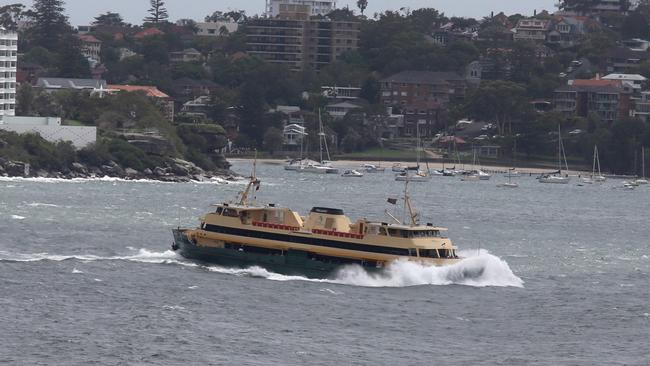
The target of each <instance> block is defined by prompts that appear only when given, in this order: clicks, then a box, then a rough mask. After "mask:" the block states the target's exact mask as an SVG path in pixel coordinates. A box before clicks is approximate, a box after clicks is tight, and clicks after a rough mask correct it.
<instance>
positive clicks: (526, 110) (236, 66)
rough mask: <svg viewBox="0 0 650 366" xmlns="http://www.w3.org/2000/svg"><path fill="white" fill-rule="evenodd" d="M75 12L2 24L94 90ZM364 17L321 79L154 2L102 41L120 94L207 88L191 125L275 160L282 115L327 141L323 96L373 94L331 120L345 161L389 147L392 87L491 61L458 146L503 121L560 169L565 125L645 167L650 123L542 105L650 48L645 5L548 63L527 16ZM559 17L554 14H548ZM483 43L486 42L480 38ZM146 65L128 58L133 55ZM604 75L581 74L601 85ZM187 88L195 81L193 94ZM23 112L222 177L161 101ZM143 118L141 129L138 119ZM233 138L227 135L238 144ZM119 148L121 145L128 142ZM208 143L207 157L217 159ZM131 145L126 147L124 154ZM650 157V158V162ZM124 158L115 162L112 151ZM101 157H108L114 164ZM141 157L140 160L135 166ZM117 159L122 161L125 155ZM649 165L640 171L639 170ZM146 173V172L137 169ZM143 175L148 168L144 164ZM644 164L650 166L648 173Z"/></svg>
mask: <svg viewBox="0 0 650 366" xmlns="http://www.w3.org/2000/svg"><path fill="white" fill-rule="evenodd" d="M589 2H590V0H570V1H569V0H564V1H562V2H561V4H560V5H561V6H562V7H566V8H573V9H578V10H580V9H583V8H585V6H586V5H588V3H589ZM63 5H64V3H63V1H61V0H36V1H35V2H34V5H33V8H32V9H31V10H28V11H25V10H24V9H25V7H24V6H22V5H20V4H12V5H6V6H3V7H1V8H0V10H2V16H1V17H0V22H2V24H4V25H5V26H7V27H8V28H15V24H16V20H17V19H19V18H21V17H22V18H26V19H30V20H31V21H33V22H34V24H35V26H34V27H33V28H31V29H30V30H27V31H25V32H24V34H22V35H21V52H22V53H23V54H24V55H23V56H22V57H21V60H20V62H30V63H34V64H38V65H40V66H41V67H43V68H44V74H45V75H47V76H69V77H88V76H89V67H88V63H87V61H86V60H85V59H84V58H83V56H81V54H80V45H79V42H78V41H77V40H76V37H74V33H73V31H72V29H71V27H70V26H69V24H68V23H67V18H66V17H65V15H64V13H63ZM356 5H357V8H358V9H359V10H360V12H361V13H362V16H360V17H358V16H357V15H356V14H354V11H353V10H351V9H349V8H342V9H338V10H336V11H335V12H333V13H332V14H330V15H329V16H330V18H332V19H358V20H359V21H360V22H361V33H360V43H359V49H358V50H356V51H351V52H348V53H347V54H344V55H343V57H341V58H340V59H339V60H338V61H336V62H333V63H331V64H329V65H328V66H327V67H325V68H323V69H322V70H320V71H319V72H316V71H314V70H311V69H309V68H306V69H304V70H303V71H301V72H291V71H289V70H288V69H287V67H285V66H283V65H279V64H270V63H265V62H263V61H262V60H260V59H257V58H255V57H250V56H248V55H246V54H245V53H244V52H241V51H245V50H246V44H245V41H246V36H245V32H246V22H247V20H248V19H250V18H249V17H247V16H246V14H245V13H244V12H243V11H236V10H232V11H229V12H223V11H213V12H211V13H208V14H207V15H206V17H205V20H206V21H224V20H234V21H236V22H237V23H239V30H238V31H237V32H234V33H229V32H228V31H227V30H223V29H222V30H220V31H219V36H216V37H201V36H197V35H196V23H195V22H194V21H192V20H187V19H186V20H182V21H179V22H178V23H177V24H171V23H169V22H168V21H167V19H168V18H169V14H168V13H167V11H166V9H165V6H164V2H163V1H160V0H151V9H150V10H149V16H148V17H147V18H146V19H145V21H146V22H147V23H145V24H143V25H142V26H137V25H130V24H125V23H124V20H123V18H122V16H121V15H120V14H117V13H114V12H106V13H104V14H100V15H98V16H97V17H95V22H94V23H93V25H94V26H95V30H94V32H93V33H92V34H93V35H94V36H95V37H97V38H98V39H100V40H101V41H102V49H101V58H102V63H103V65H104V66H105V68H106V69H107V71H106V72H105V73H104V74H103V78H105V79H106V80H107V81H108V82H109V83H111V84H131V85H155V86H157V87H158V88H159V89H160V90H162V91H163V92H165V93H167V94H169V95H171V96H172V97H173V98H174V99H176V100H177V102H178V103H177V107H179V106H180V103H182V102H186V101H188V100H191V99H193V98H195V97H197V96H198V95H195V94H194V93H193V92H189V93H188V92H187V91H186V90H184V89H183V87H179V81H184V82H186V81H187V80H190V81H191V82H197V83H203V84H205V85H211V86H210V102H209V107H208V108H207V110H206V113H205V117H201V118H198V117H191V116H187V115H183V114H181V115H179V116H178V117H177V122H179V123H195V124H196V123H200V124H202V125H214V126H216V125H222V126H232V125H236V126H238V136H237V137H236V138H234V137H233V138H234V142H235V145H238V146H239V147H250V148H263V149H265V150H267V151H270V152H276V151H278V150H279V149H280V145H281V144H280V138H279V136H280V134H279V131H280V130H281V127H282V122H281V119H282V118H281V117H282V116H280V115H278V114H276V113H269V110H270V109H272V108H274V107H275V106H277V105H296V106H299V107H301V108H302V110H304V111H307V112H311V115H308V116H306V123H307V128H308V130H310V131H315V130H316V129H317V128H318V126H317V121H318V118H317V111H318V110H319V109H320V110H322V109H323V108H324V107H325V105H326V104H327V102H328V101H327V100H326V98H324V97H323V96H322V95H321V86H335V85H336V86H360V87H361V88H362V90H361V94H360V96H361V98H363V101H362V102H363V109H362V110H360V111H359V113H355V114H350V115H349V116H346V117H345V119H343V120H341V121H338V122H337V121H334V120H333V119H331V118H330V117H329V116H327V115H326V114H323V117H322V120H323V122H324V124H325V129H326V130H327V131H328V132H329V133H331V134H332V135H334V136H336V141H332V142H337V143H336V144H335V148H338V150H339V151H345V152H350V151H358V150H363V149H368V148H373V147H375V146H378V145H379V144H380V143H381V141H380V138H379V137H380V136H378V134H377V132H376V130H375V129H374V128H372V126H369V125H368V124H367V121H366V120H364V115H365V116H367V115H377V114H384V113H385V109H384V108H383V106H382V105H381V104H380V85H379V81H380V80H381V79H382V78H383V77H386V76H389V75H391V74H393V73H397V72H400V71H404V70H428V71H449V72H457V73H459V74H460V75H465V73H466V70H467V66H468V65H469V64H470V63H471V62H473V61H476V60H484V59H487V58H489V59H490V60H491V61H492V62H493V64H494V67H493V72H492V75H491V76H490V77H489V78H488V80H483V82H482V83H481V84H480V85H479V86H477V87H474V88H470V90H468V92H467V93H466V97H465V99H464V100H462V101H453V102H452V103H451V105H450V106H449V109H448V110H446V111H443V113H442V114H441V115H442V118H443V120H444V121H443V122H444V123H442V124H440V125H439V127H440V128H441V129H446V131H440V132H446V133H454V131H453V125H454V121H455V120H457V119H460V118H465V117H471V118H474V119H477V120H483V121H489V122H491V123H494V124H495V125H496V126H497V131H496V133H497V135H498V137H497V138H496V139H494V141H491V143H494V144H499V145H501V146H502V148H503V149H502V150H503V151H505V152H506V153H508V152H509V151H512V148H513V147H514V143H515V140H516V141H517V144H518V148H517V149H518V151H519V152H521V153H525V154H526V155H527V156H528V157H530V158H531V159H546V158H549V157H551V156H553V155H554V146H556V142H557V136H555V135H553V132H554V131H556V129H557V125H558V124H561V125H562V126H563V130H564V131H565V132H568V131H570V130H571V129H581V130H583V131H585V132H584V133H581V134H578V135H575V136H574V135H571V136H570V139H569V141H567V148H568V150H569V153H570V154H571V155H572V156H573V158H574V159H575V158H578V159H582V160H583V161H584V162H589V161H590V159H591V157H590V156H591V151H592V149H593V144H596V143H597V144H598V145H599V146H600V149H601V156H602V160H603V163H604V165H605V166H606V167H607V168H610V169H612V170H615V171H617V172H625V171H627V172H630V171H633V170H634V169H635V166H634V165H635V164H634V161H635V159H634V156H636V155H638V151H639V150H640V147H641V146H642V145H645V146H648V142H649V141H648V137H647V136H648V131H649V130H650V128H649V127H648V126H647V125H646V124H645V123H643V122H641V121H638V120H634V119H626V120H623V121H619V122H618V123H616V124H614V125H612V126H610V125H607V124H604V123H602V122H600V121H599V120H598V118H597V116H590V117H589V118H577V117H573V118H566V117H564V116H561V115H558V114H555V113H538V112H536V111H535V110H534V109H533V108H532V105H531V103H530V102H531V101H532V100H536V99H546V100H548V99H550V98H552V95H553V90H555V89H556V88H557V87H558V86H560V85H561V84H563V83H566V80H565V79H562V77H561V76H560V75H561V73H562V72H564V71H565V70H566V68H567V66H568V65H569V64H570V63H571V61H572V60H579V59H584V60H590V61H592V63H593V65H594V67H595V68H596V69H594V70H595V71H599V70H598V69H597V67H600V64H601V61H602V59H603V55H604V54H605V52H607V50H608V49H610V48H611V47H613V46H615V45H616V44H617V43H616V42H617V41H620V40H621V39H624V38H634V37H636V38H643V37H650V2H648V1H641V2H640V4H639V6H638V7H636V8H635V9H634V10H633V11H631V12H630V13H629V15H628V16H616V15H614V14H603V15H602V16H601V19H600V23H599V22H591V23H589V24H588V29H587V33H586V35H585V36H584V38H583V39H581V40H580V42H577V44H576V45H574V46H571V47H559V46H557V45H548V47H549V54H548V56H546V57H543V58H542V57H540V55H539V47H538V46H539V44H535V43H531V42H524V41H519V42H513V41H512V33H511V31H510V29H509V28H508V26H507V23H509V24H510V25H512V24H516V22H517V21H518V20H519V19H521V18H522V17H523V16H522V15H520V14H514V15H510V16H508V17H506V18H505V20H504V19H503V17H498V16H494V17H486V18H485V19H482V20H477V19H472V18H461V17H448V16H446V15H445V14H443V13H441V12H439V11H438V10H436V9H433V8H422V9H415V10H410V9H407V8H404V9H401V10H399V11H386V12H384V13H381V14H375V15H374V16H373V17H366V16H365V15H363V13H364V11H365V9H366V7H367V5H368V2H367V1H357V2H356ZM538 17H540V18H545V17H546V18H548V17H549V15H548V14H540V15H538ZM449 22H452V23H453V24H454V27H457V28H459V29H465V30H467V31H468V32H470V33H471V32H476V33H477V34H478V39H474V40H471V41H470V40H469V39H467V38H462V37H461V38H454V39H451V40H450V42H449V43H448V44H446V45H444V46H443V45H439V44H436V42H434V41H433V34H434V32H436V31H437V30H438V29H440V27H441V26H444V25H448V23H449ZM152 27H155V28H156V29H157V30H159V31H160V32H157V33H155V34H152V35H149V36H146V37H136V34H138V33H139V32H141V31H143V30H150V29H151V28H152ZM475 38H476V37H475ZM192 48H193V49H196V50H198V51H199V52H200V53H201V55H202V59H201V60H200V61H197V62H172V61H171V60H170V53H172V52H178V51H182V50H185V49H192ZM125 49H126V50H130V51H132V52H133V54H130V55H126V56H125V55H124V54H123V52H124V50H125ZM595 71H589V72H585V73H583V74H578V75H576V77H577V78H590V77H593V76H594V72H595ZM638 72H639V73H641V74H643V75H645V76H648V77H650V63H645V64H641V65H640V66H639V69H638ZM186 83H187V82H186ZM18 99H19V101H20V102H19V103H18V108H19V109H18V112H19V114H22V115H60V116H62V117H64V118H65V119H68V120H75V121H79V122H80V123H82V124H87V125H97V126H99V127H100V129H101V130H102V131H103V133H104V132H105V133H107V134H108V133H109V132H114V131H116V130H128V129H144V128H155V129H157V130H159V131H161V133H162V134H163V135H164V136H165V137H166V138H169V139H170V140H171V141H172V142H173V143H172V146H173V151H172V153H173V154H180V155H183V156H185V157H191V159H193V161H195V162H197V164H199V165H202V166H205V167H209V166H210V162H209V159H207V160H206V156H207V155H209V150H210V149H209V148H206V145H205V143H206V140H205V138H206V137H205V135H204V134H199V133H197V132H196V131H193V130H192V129H189V128H187V127H178V126H174V125H173V124H171V123H170V122H169V121H167V120H166V119H165V117H163V116H162V115H161V114H160V112H159V108H158V107H159V106H156V105H155V103H153V102H152V101H151V100H149V99H148V98H145V97H143V96H136V95H132V94H123V95H119V96H114V97H109V98H97V97H91V96H89V95H84V94H80V93H69V92H63V93H56V94H53V95H49V94H48V95H46V94H43V93H39V92H37V91H35V90H33V89H32V88H30V87H29V86H24V87H21V89H20V90H19V91H18ZM132 112H135V113H136V117H133V116H132V114H131V113H132ZM224 133H225V131H224ZM315 136H316V134H311V135H310V136H308V137H307V148H308V149H314V148H315V147H316V146H318V139H317V137H315ZM116 144H119V143H116ZM209 145H210V144H208V145H207V146H209ZM116 146H117V145H116ZM648 150H650V148H649V149H648ZM106 151H108V152H109V153H110V151H111V150H110V149H106ZM100 155H101V156H105V154H104V155H102V154H100ZM131 155H135V154H131ZM113 157H115V156H113ZM636 161H637V162H638V161H639V159H638V158H637V159H636ZM136 165H138V164H136ZM141 165H146V164H145V163H144V162H143V163H142V164H141ZM637 165H638V164H637Z"/></svg>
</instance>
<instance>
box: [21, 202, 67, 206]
mask: <svg viewBox="0 0 650 366" xmlns="http://www.w3.org/2000/svg"><path fill="white" fill-rule="evenodd" d="M25 205H26V206H30V207H60V206H58V205H55V204H52V203H41V202H32V203H27V204H25Z"/></svg>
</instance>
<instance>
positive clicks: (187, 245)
mask: <svg viewBox="0 0 650 366" xmlns="http://www.w3.org/2000/svg"><path fill="white" fill-rule="evenodd" d="M259 188H260V180H259V179H257V177H256V176H255V165H254V168H253V174H252V175H251V178H250V181H249V183H248V185H247V187H246V189H245V190H244V191H242V192H241V193H240V194H239V200H238V201H237V202H235V203H232V202H231V203H221V204H216V205H215V206H216V209H215V211H214V212H210V213H208V214H206V215H205V216H203V217H201V218H200V225H199V227H197V228H180V227H179V228H177V229H173V230H172V231H173V234H174V242H173V244H172V249H173V250H174V251H177V252H178V253H180V254H181V255H182V256H183V257H185V258H188V259H194V260H199V261H205V262H210V263H216V264H220V265H226V266H238V267H248V266H252V265H257V266H261V267H264V268H266V269H267V270H270V271H273V272H277V273H282V274H289V275H293V274H296V275H306V276H309V277H316V278H323V277H327V276H330V275H333V274H335V272H336V271H337V270H338V269H340V268H341V267H342V266H344V265H350V264H357V265H360V266H362V267H364V268H365V269H367V270H377V269H381V268H384V267H385V266H386V265H388V263H390V262H391V261H395V260H400V259H405V260H409V261H415V262H419V263H422V264H425V265H435V266H442V265H449V264H453V263H456V262H458V261H460V260H461V258H459V257H458V255H457V253H456V251H457V248H456V247H455V246H454V245H453V244H452V241H451V240H450V239H449V238H448V237H446V236H445V235H444V232H446V230H447V229H445V228H441V227H435V226H433V225H432V224H426V225H420V224H418V222H417V216H418V215H417V213H415V212H414V211H413V208H412V206H411V201H410V198H409V196H408V181H407V182H406V183H405V189H404V204H405V208H406V210H407V212H408V213H409V216H410V223H403V222H401V221H399V220H398V219H397V218H395V217H394V216H393V215H391V214H390V213H389V212H388V211H386V214H387V215H388V216H390V217H391V219H392V220H393V221H394V222H393V223H386V222H375V221H368V220H366V219H358V220H356V221H355V222H352V221H351V220H350V219H349V218H348V217H347V216H346V215H345V214H344V212H343V210H341V209H338V208H328V207H314V208H312V209H311V211H310V212H309V215H307V216H306V217H304V216H301V215H300V214H298V213H297V212H295V211H293V210H291V209H289V208H284V207H278V206H276V205H274V204H268V205H258V204H256V203H254V202H249V196H250V195H251V193H253V192H254V191H257V190H259ZM388 202H389V203H392V204H395V203H396V202H397V199H393V198H389V199H388Z"/></svg>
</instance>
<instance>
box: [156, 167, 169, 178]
mask: <svg viewBox="0 0 650 366" xmlns="http://www.w3.org/2000/svg"><path fill="white" fill-rule="evenodd" d="M153 172H154V174H156V175H157V176H159V177H163V176H165V175H167V171H166V170H165V169H163V168H161V167H159V166H157V167H155V168H154V169H153Z"/></svg>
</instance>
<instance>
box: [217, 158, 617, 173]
mask: <svg viewBox="0 0 650 366" xmlns="http://www.w3.org/2000/svg"><path fill="white" fill-rule="evenodd" d="M253 160H254V158H247V157H242V158H229V159H228V161H230V162H250V161H253ZM257 161H258V162H259V163H261V164H265V165H278V166H281V165H284V164H285V162H286V159H275V158H264V159H259V158H258V159H257ZM332 163H333V165H334V166H336V167H340V168H344V169H354V168H361V166H362V165H363V164H365V163H368V164H374V165H379V166H382V167H385V168H386V170H387V171H390V168H391V167H392V166H393V164H398V163H399V164H401V165H402V166H409V165H414V164H415V162H414V161H394V160H391V161H388V160H370V159H366V160H349V159H346V160H336V161H333V162H332ZM426 164H427V163H424V164H423V163H420V165H424V166H426ZM456 165H458V164H443V163H439V162H429V163H428V166H429V168H430V169H435V170H438V169H442V168H443V166H444V167H447V168H449V167H453V166H456ZM460 167H464V168H465V169H472V165H471V164H461V166H460ZM460 167H458V166H457V168H460ZM510 168H511V167H509V166H505V165H483V166H481V169H482V170H483V171H485V172H487V173H494V174H505V173H507V172H508V170H510ZM515 170H517V171H518V172H519V173H521V174H523V175H528V174H530V175H539V174H543V173H549V172H552V171H556V170H554V169H553V168H539V167H527V166H519V167H516V168H515ZM589 174H591V172H588V171H584V170H569V175H571V176H578V175H580V176H583V175H589ZM604 175H606V176H611V177H625V176H620V175H610V174H604Z"/></svg>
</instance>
